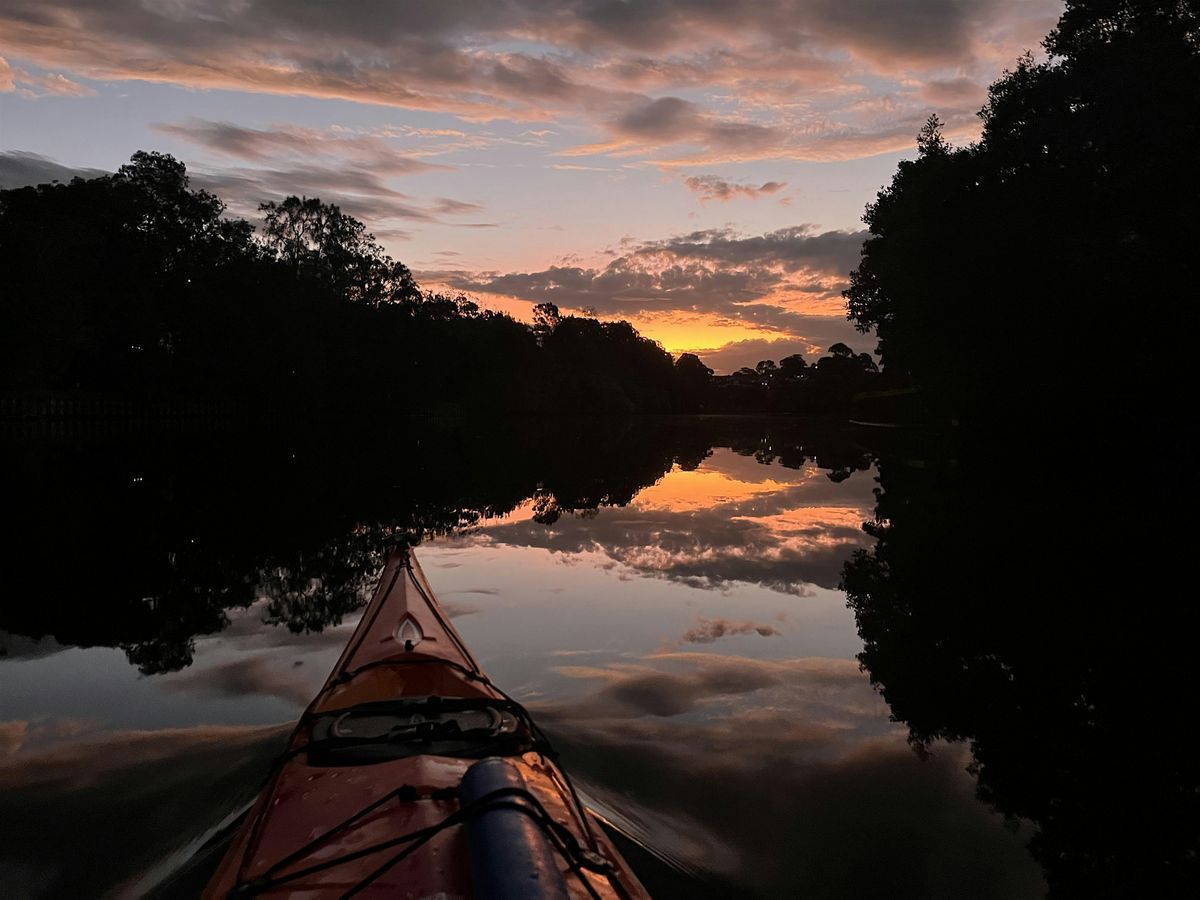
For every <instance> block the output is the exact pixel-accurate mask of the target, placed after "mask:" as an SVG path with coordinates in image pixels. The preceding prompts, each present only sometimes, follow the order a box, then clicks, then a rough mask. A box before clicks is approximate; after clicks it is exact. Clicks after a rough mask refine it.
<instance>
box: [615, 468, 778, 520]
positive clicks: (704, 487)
mask: <svg viewBox="0 0 1200 900" xmlns="http://www.w3.org/2000/svg"><path fill="white" fill-rule="evenodd" d="M788 487H791V485H789V484H786V483H784V482H779V481H772V480H770V479H768V480H766V481H758V482H749V481H740V480H738V479H736V478H730V477H729V476H728V475H726V474H724V473H723V472H717V471H714V470H713V469H706V468H700V469H696V470H695V471H692V472H685V471H683V470H682V469H675V470H674V471H672V472H671V473H670V474H668V475H667V477H666V478H664V479H662V481H659V482H658V483H657V484H652V485H650V487H647V488H643V489H642V490H640V491H639V492H638V495H637V496H636V497H635V498H634V500H633V505H634V506H636V507H638V508H639V509H665V510H668V511H670V512H691V511H693V510H697V509H708V508H709V507H711V506H717V505H719V504H722V503H733V502H737V501H738V500H749V499H750V498H751V497H754V496H757V495H759V494H773V493H775V492H777V491H782V490H785V489H786V488H788Z"/></svg>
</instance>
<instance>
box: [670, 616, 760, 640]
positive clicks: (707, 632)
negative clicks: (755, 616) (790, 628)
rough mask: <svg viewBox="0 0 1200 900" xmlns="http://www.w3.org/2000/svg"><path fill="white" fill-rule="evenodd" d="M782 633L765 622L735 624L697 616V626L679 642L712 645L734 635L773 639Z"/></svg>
mask: <svg viewBox="0 0 1200 900" xmlns="http://www.w3.org/2000/svg"><path fill="white" fill-rule="evenodd" d="M781 633H782V632H780V630H779V629H778V628H777V627H776V626H774V625H768V624H766V623H765V622H735V621H733V620H732V619H721V618H717V619H706V618H704V616H697V618H696V624H695V625H694V626H692V627H691V628H689V629H688V630H687V631H685V632H684V633H683V635H682V637H680V638H679V640H681V641H682V642H684V643H685V644H711V643H713V642H714V641H718V640H720V639H721V638H723V637H726V636H728V635H734V634H758V635H761V636H762V637H772V636H774V635H778V634H781Z"/></svg>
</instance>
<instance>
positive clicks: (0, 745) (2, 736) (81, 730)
mask: <svg viewBox="0 0 1200 900" xmlns="http://www.w3.org/2000/svg"><path fill="white" fill-rule="evenodd" d="M96 727H97V723H96V722H95V721H93V720H91V719H34V720H26V719H17V720H11V719H10V720H9V721H7V722H0V757H4V756H8V755H10V754H13V753H17V752H18V751H22V752H26V751H31V750H37V749H44V748H45V747H48V746H53V745H55V744H58V743H60V742H62V741H69V740H73V739H76V738H78V737H80V736H81V735H84V734H87V733H88V732H89V731H93V730H95V729H96Z"/></svg>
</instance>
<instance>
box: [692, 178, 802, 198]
mask: <svg viewBox="0 0 1200 900" xmlns="http://www.w3.org/2000/svg"><path fill="white" fill-rule="evenodd" d="M683 183H684V184H685V185H686V186H687V189H688V190H689V191H692V192H693V193H696V194H699V195H700V199H701V200H702V201H704V200H734V199H737V198H738V197H750V198H752V199H753V198H757V197H763V196H766V195H769V194H778V193H779V192H780V191H782V190H783V189H784V188H786V187H787V182H786V181H765V182H763V183H762V184H760V185H758V186H757V187H756V186H755V185H752V184H738V183H736V182H733V181H728V180H726V179H724V178H722V177H720V176H719V175H688V176H685V177H684V179H683Z"/></svg>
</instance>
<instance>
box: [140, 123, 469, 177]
mask: <svg viewBox="0 0 1200 900" xmlns="http://www.w3.org/2000/svg"><path fill="white" fill-rule="evenodd" d="M153 127H154V129H155V130H156V131H159V132H161V133H163V134H169V135H171V136H173V137H178V138H182V139H184V140H186V141H189V142H191V143H193V144H196V145H198V146H201V147H204V148H206V149H208V150H213V151H216V152H218V153H222V154H225V155H228V156H233V157H236V158H239V159H244V160H250V161H254V162H268V161H274V160H278V159H279V158H280V157H302V158H306V159H311V157H312V156H314V155H319V156H327V157H328V156H334V157H337V158H339V159H347V158H348V159H351V160H354V162H355V163H356V164H357V165H359V166H362V167H364V168H367V169H370V170H371V172H372V173H380V174H384V175H407V174H411V173H414V172H425V171H430V170H433V169H448V168H449V167H448V166H443V165H435V164H432V163H428V162H425V161H424V160H420V159H416V158H414V157H412V156H407V155H405V154H404V153H402V152H400V151H399V150H398V149H396V148H395V147H393V146H392V145H391V144H389V143H388V141H387V140H385V139H384V138H381V137H378V136H375V135H359V134H342V133H339V132H336V131H330V130H325V129H316V128H297V127H294V126H288V125H280V126H277V127H274V128H269V129H258V128H247V127H245V126H242V125H236V124H234V123H232V122H213V121H209V120H206V119H188V120H187V121H185V122H175V123H159V124H156V125H155V126H153Z"/></svg>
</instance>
